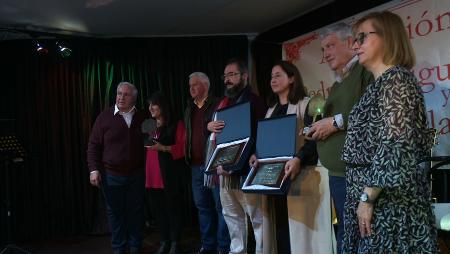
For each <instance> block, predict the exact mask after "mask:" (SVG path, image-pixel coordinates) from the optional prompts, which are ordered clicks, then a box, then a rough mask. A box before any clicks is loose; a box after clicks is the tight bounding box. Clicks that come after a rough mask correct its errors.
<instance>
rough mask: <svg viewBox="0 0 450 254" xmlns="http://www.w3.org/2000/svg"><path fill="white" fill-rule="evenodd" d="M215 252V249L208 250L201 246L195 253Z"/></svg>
mask: <svg viewBox="0 0 450 254" xmlns="http://www.w3.org/2000/svg"><path fill="white" fill-rule="evenodd" d="M216 253H217V252H216V251H215V250H208V249H205V248H203V247H202V248H201V249H200V250H199V251H198V253H197V254H216Z"/></svg>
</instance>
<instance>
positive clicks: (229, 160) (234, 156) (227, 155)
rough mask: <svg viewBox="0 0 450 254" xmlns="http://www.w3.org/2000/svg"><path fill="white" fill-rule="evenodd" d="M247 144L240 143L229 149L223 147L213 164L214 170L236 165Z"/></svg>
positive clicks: (228, 147)
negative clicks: (218, 167)
mask: <svg viewBox="0 0 450 254" xmlns="http://www.w3.org/2000/svg"><path fill="white" fill-rule="evenodd" d="M244 146H245V143H239V144H235V145H231V146H227V147H222V148H220V150H219V151H218V152H217V155H216V156H215V158H214V161H213V162H212V164H211V165H212V166H211V167H212V168H216V167H217V166H220V165H222V166H226V165H231V164H234V163H236V161H237V160H238V159H239V156H240V154H241V151H242V149H243V148H244Z"/></svg>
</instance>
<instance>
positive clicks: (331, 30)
mask: <svg viewBox="0 0 450 254" xmlns="http://www.w3.org/2000/svg"><path fill="white" fill-rule="evenodd" d="M330 34H336V35H337V37H338V38H339V39H341V41H343V40H346V39H347V38H348V37H352V36H353V33H352V27H351V26H350V25H348V24H346V23H344V22H338V23H335V24H333V25H330V26H326V27H324V28H322V29H321V30H320V31H319V38H320V40H323V39H325V37H327V36H328V35H330Z"/></svg>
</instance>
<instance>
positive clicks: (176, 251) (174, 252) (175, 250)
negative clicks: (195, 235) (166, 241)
mask: <svg viewBox="0 0 450 254" xmlns="http://www.w3.org/2000/svg"><path fill="white" fill-rule="evenodd" d="M169 254H180V248H179V247H178V243H177V242H172V244H171V245H170V250H169Z"/></svg>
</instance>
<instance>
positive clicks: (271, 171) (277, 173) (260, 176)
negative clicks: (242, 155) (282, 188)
mask: <svg viewBox="0 0 450 254" xmlns="http://www.w3.org/2000/svg"><path fill="white" fill-rule="evenodd" d="M285 164H286V162H274V163H264V164H262V165H260V166H259V167H258V168H257V169H256V174H255V175H254V177H253V179H252V181H251V182H250V185H265V186H272V187H275V186H279V185H280V183H281V180H283V177H284V165H285Z"/></svg>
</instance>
